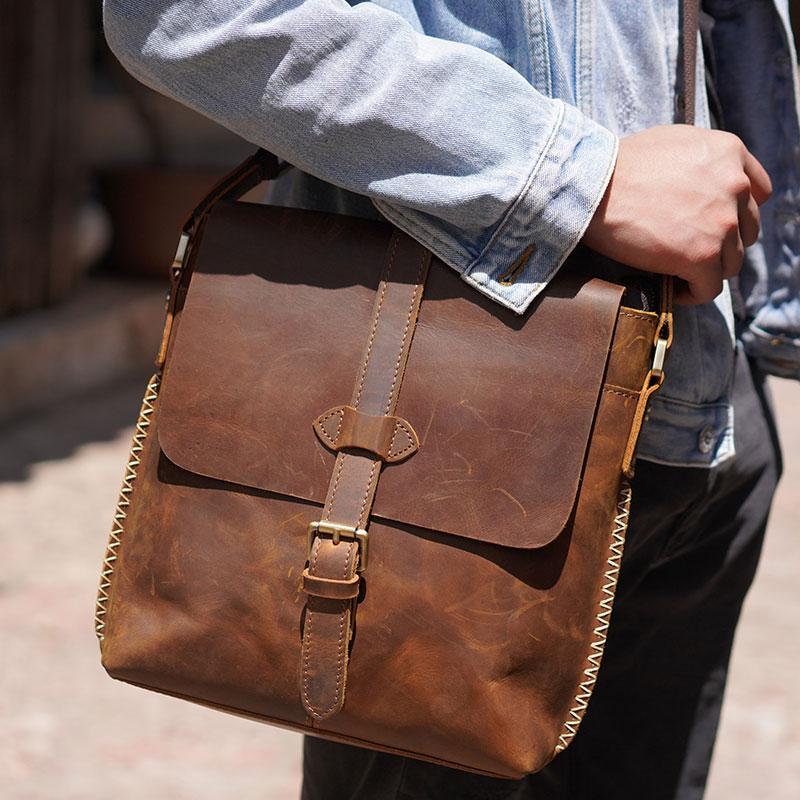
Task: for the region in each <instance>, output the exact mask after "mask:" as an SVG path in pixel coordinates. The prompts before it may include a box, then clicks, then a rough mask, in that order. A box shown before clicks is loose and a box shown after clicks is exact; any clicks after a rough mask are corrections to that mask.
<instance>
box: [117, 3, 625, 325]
mask: <svg viewBox="0 0 800 800" xmlns="http://www.w3.org/2000/svg"><path fill="white" fill-rule="evenodd" d="M104 19H105V31H106V37H107V39H108V43H109V45H110V47H111V49H112V50H113V51H114V53H115V54H116V55H117V57H118V58H119V59H120V61H121V62H122V63H123V64H124V65H125V67H126V68H127V69H128V70H129V71H130V72H131V73H132V74H133V75H134V76H135V77H137V78H138V79H139V80H141V81H142V82H144V83H146V84H148V85H149V86H151V87H152V88H154V89H156V90H158V91H160V92H162V93H164V94H166V95H169V96H171V97H173V98H175V99H176V100H179V101H180V102H182V103H184V104H186V105H188V106H190V107H192V108H194V109H195V110H197V111H199V112H200V113H202V114H205V115H206V116H208V117H210V118H212V119H214V120H216V121H217V122H219V123H221V124H222V125H224V126H226V127H228V128H230V129H231V130H233V131H235V132H236V133H238V134H239V135H241V136H243V137H244V138H245V139H248V140H249V141H252V142H255V143H257V144H259V145H261V146H263V147H265V148H267V149H269V150H271V151H272V152H274V153H275V154H276V155H278V156H279V157H280V158H283V159H285V160H286V161H289V162H291V163H292V164H294V165H296V166H297V167H299V168H300V169H302V170H304V171H305V172H308V173H310V174H312V175H315V176H316V177H318V178H321V179H322V180H325V181H328V182H330V183H333V184H335V185H337V186H340V187H342V188H345V189H348V190H350V191H353V192H357V193H360V194H363V195H367V196H369V197H370V198H371V199H372V202H373V203H374V204H375V206H376V207H377V209H378V210H379V211H380V212H381V213H382V214H383V215H384V216H385V217H387V218H388V219H389V220H391V221H392V222H393V223H394V224H395V225H397V226H398V227H399V228H401V229H403V230H404V231H406V232H407V233H408V234H409V235H411V236H413V237H414V238H415V239H417V240H418V241H420V242H421V243H423V244H424V245H425V246H427V247H428V248H430V249H431V250H432V251H433V252H434V253H435V254H436V255H438V256H439V258H441V259H442V260H443V261H444V262H445V263H446V264H448V265H449V266H451V267H453V268H454V269H455V270H457V271H458V272H459V273H461V275H462V276H463V277H464V279H465V280H466V281H468V282H469V283H470V284H472V285H473V286H475V287H476V288H477V289H479V290H480V291H482V292H484V293H485V294H487V295H489V296H490V297H492V298H493V299H494V300H496V301H498V302H499V303H501V304H502V305H504V306H506V307H508V308H511V309H513V310H514V311H516V312H518V313H522V312H523V311H524V310H525V309H526V308H527V307H528V305H529V304H530V303H531V301H532V300H533V299H534V297H535V296H536V295H537V294H538V293H539V291H540V290H541V289H542V287H543V286H544V285H546V283H547V281H548V280H549V279H550V278H551V277H552V276H553V275H554V274H555V272H556V271H557V269H558V268H559V266H560V265H561V263H562V262H563V261H564V259H565V258H566V257H567V255H568V254H569V253H570V252H571V250H572V249H573V248H574V247H575V245H576V244H577V243H578V241H579V239H580V237H581V236H582V235H583V232H584V230H585V228H586V226H587V225H588V223H589V220H590V219H591V217H592V215H593V213H594V211H595V209H596V207H597V205H598V203H599V202H600V200H601V198H602V196H603V193H604V191H605V188H606V185H607V183H608V180H609V178H610V176H611V172H612V170H613V166H614V163H615V160H616V154H617V138H616V136H615V135H614V134H612V133H611V132H610V131H609V130H607V129H606V128H604V127H602V126H600V125H598V124H596V123H594V122H593V121H592V120H590V119H589V118H587V117H586V116H585V115H583V114H582V113H581V112H579V111H578V110H577V109H576V108H574V107H572V106H570V105H567V104H565V103H563V102H562V101H560V100H555V99H551V98H549V97H546V96H544V95H543V94H541V93H540V92H538V91H537V90H536V89H534V88H533V87H532V86H531V85H530V84H529V83H528V82H527V81H526V80H525V78H524V77H523V76H522V75H520V74H519V73H518V72H516V71H515V70H514V69H513V68H512V67H511V66H509V65H508V64H506V63H505V62H504V61H502V60H501V59H499V58H497V57H496V56H494V55H492V54H490V53H487V52H485V51H483V50H481V49H479V48H477V47H474V46H472V45H469V44H465V43H459V42H452V41H448V40H444V39H438V38H434V37H431V36H426V35H424V34H421V33H419V32H417V31H416V30H414V28H413V27H412V26H411V25H410V24H409V23H408V22H407V21H406V20H404V19H403V18H402V17H401V16H400V15H398V14H396V13H394V12H392V11H389V10H386V9H384V8H381V7H379V6H377V5H374V4H372V3H361V4H358V5H355V6H352V7H351V6H350V5H348V4H347V3H346V2H344V0H105V2H104ZM529 245H533V248H532V250H531V248H530V247H529Z"/></svg>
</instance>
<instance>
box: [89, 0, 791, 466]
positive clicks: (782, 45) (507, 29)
mask: <svg viewBox="0 0 800 800" xmlns="http://www.w3.org/2000/svg"><path fill="white" fill-rule="evenodd" d="M679 5H680V3H679V0H372V2H364V1H362V0H351V2H349V3H348V2H345V0H105V3H104V13H105V28H106V36H107V38H108V41H109V44H110V46H111V47H112V49H113V50H114V52H115V53H116V55H117V56H118V57H119V58H120V60H121V61H122V62H123V64H124V65H125V66H126V67H127V68H128V70H129V71H130V72H131V73H132V74H133V75H135V76H136V77H138V78H139V79H140V80H142V81H143V82H144V83H146V84H148V85H150V86H151V87H153V88H155V89H157V90H159V91H161V92H163V93H165V94H167V95H170V96H171V97H173V98H176V99H177V100H179V101H181V102H183V103H185V104H187V105H188V106H191V107H192V108H195V109H196V110H198V111H200V112H201V113H203V114H205V115H207V116H209V117H211V118H213V119H215V120H217V121H218V122H220V123H221V124H223V125H225V126H226V127H228V128H230V129H232V130H234V131H236V132H237V133H239V134H240V135H241V136H243V137H244V138H246V139H248V140H250V141H252V142H255V143H258V144H260V145H262V146H264V147H266V148H268V149H269V150H271V151H273V152H274V153H276V154H277V155H278V156H280V157H281V158H283V159H285V160H286V161H288V162H290V163H291V164H293V165H295V167H296V169H293V170H290V171H289V172H288V173H287V174H286V175H285V176H284V177H282V178H281V179H280V180H278V181H277V182H276V183H275V185H274V186H273V188H272V190H271V196H270V200H271V202H276V203H283V204H288V205H298V206H303V207H310V208H321V209H327V210H333V211H338V212H342V213H349V214H357V215H361V216H367V217H370V216H378V215H382V216H384V217H386V218H388V219H389V220H391V221H392V222H393V223H394V224H395V225H397V226H398V227H400V228H402V229H403V230H405V231H406V232H407V233H409V234H410V235H411V236H413V237H414V238H416V239H417V240H419V241H420V242H422V243H423V244H425V245H426V246H427V247H428V248H430V250H432V251H433V252H434V253H435V254H436V255H437V256H439V258H441V259H442V261H444V262H445V263H446V264H448V265H449V266H450V267H452V268H453V269H455V270H457V271H458V272H459V273H460V274H461V276H462V277H463V279H464V280H465V281H467V282H468V283H470V284H471V285H472V286H473V287H475V289H476V290H478V291H480V292H483V293H484V294H486V295H488V296H489V297H491V298H493V299H494V300H495V301H497V302H498V303H500V304H502V305H503V306H506V307H509V308H511V309H513V310H515V311H517V312H518V313H523V312H524V311H525V310H526V309H527V308H528V306H529V305H530V303H531V301H532V300H533V299H534V298H535V297H536V296H537V294H538V293H539V292H540V291H541V290H542V287H544V286H545V285H546V284H547V282H548V281H549V280H550V278H551V277H552V276H553V275H554V274H555V273H556V271H557V270H558V269H559V267H560V266H561V264H562V263H563V262H564V260H565V259H566V257H567V256H568V255H569V254H570V252H571V251H572V250H573V249H574V248H575V246H576V245H577V243H578V242H579V240H580V239H581V236H582V235H583V232H584V231H585V229H586V226H587V224H588V222H589V220H590V219H591V217H592V215H593V213H594V211H595V209H596V207H597V205H598V203H599V202H600V199H601V198H602V196H603V193H604V191H605V188H606V185H607V183H608V180H609V178H610V175H611V173H612V171H613V168H614V164H615V159H616V155H617V147H618V138H619V137H621V136H624V135H626V134H629V133H633V132H635V131H637V130H641V129H643V128H646V127H650V126H653V125H659V124H665V123H667V124H668V123H671V122H674V120H675V94H676V76H677V72H678V69H677V59H678V46H679ZM704 8H705V9H706V10H707V11H708V12H709V13H710V14H711V15H712V16H713V17H714V19H715V25H714V32H713V43H714V51H715V54H716V56H717V78H716V80H717V88H718V93H719V95H720V99H721V103H722V107H723V110H724V117H725V123H726V127H727V128H728V129H729V130H731V131H733V132H734V133H737V134H738V135H739V136H741V137H742V139H743V140H744V142H745V143H746V145H747V146H748V147H749V149H750V150H751V151H752V152H754V154H755V155H756V156H757V157H758V158H759V159H760V160H761V161H762V163H763V164H764V165H765V167H766V168H767V170H768V172H769V173H770V176H771V178H772V181H773V185H774V195H773V198H772V199H771V200H770V201H769V202H768V203H767V204H766V205H765V206H764V208H763V209H762V235H761V238H760V240H759V242H758V243H757V244H756V245H754V246H753V247H752V248H749V250H748V253H747V259H746V264H745V266H744V268H743V271H742V275H741V277H740V280H739V290H740V291H738V292H737V293H736V297H737V306H741V308H740V309H739V310H740V314H739V318H738V319H736V318H735V315H734V310H733V306H732V302H731V293H730V291H729V290H728V287H727V286H726V289H725V291H724V292H723V293H722V294H721V295H720V296H719V297H718V298H717V299H716V300H715V301H714V302H713V303H708V304H706V305H704V306H699V307H681V308H679V309H677V311H676V319H675V332H676V340H675V343H674V345H673V350H672V353H671V356H670V359H669V362H668V370H667V382H666V384H665V386H664V388H663V390H662V392H661V393H660V395H658V396H657V397H656V399H655V400H654V402H653V404H652V407H651V409H650V414H649V418H648V421H647V423H646V425H645V429H644V433H643V436H642V441H641V444H640V456H641V457H644V458H647V459H650V460H655V461H659V462H662V463H667V464H675V465H689V466H712V465H714V464H716V463H719V462H720V461H722V460H724V459H726V458H728V457H730V456H731V455H732V454H733V436H732V426H733V419H732V410H731V406H730V402H729V393H730V387H731V381H732V372H733V364H734V348H735V347H736V342H737V337H738V340H739V341H740V342H742V344H743V346H745V347H746V348H748V350H749V352H750V353H751V354H752V355H753V356H755V357H757V358H758V359H760V360H761V362H762V363H763V364H764V365H765V366H766V368H767V369H769V370H770V371H773V372H777V373H780V374H784V375H787V376H792V377H800V180H798V172H800V160H799V158H798V156H799V155H800V149H799V148H800V125H799V124H798V115H797V84H796V77H795V71H794V62H795V57H794V49H793V44H792V39H791V35H790V31H789V27H788V9H787V6H786V2H785V0H775V1H773V0H706V1H705V2H704ZM703 76H704V66H703V63H702V58H701V59H700V62H699V63H698V70H697V88H698V92H697V108H696V115H697V124H699V125H704V126H708V125H709V112H708V103H707V97H706V93H705V90H704V89H705V83H704V79H703ZM531 243H532V244H534V245H535V247H534V249H533V252H532V254H531V255H530V257H529V258H528V260H527V261H523V262H522V266H521V267H520V266H519V263H520V256H521V254H522V253H523V251H525V249H526V248H527V247H528V245H529V244H531ZM512 265H516V268H515V269H513V270H512V271H511V273H509V270H510V269H511V267H512ZM512 273H513V274H512Z"/></svg>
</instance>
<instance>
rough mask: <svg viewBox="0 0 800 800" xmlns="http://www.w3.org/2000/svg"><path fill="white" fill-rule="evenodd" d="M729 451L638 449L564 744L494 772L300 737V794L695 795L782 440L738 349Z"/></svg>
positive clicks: (651, 799)
mask: <svg viewBox="0 0 800 800" xmlns="http://www.w3.org/2000/svg"><path fill="white" fill-rule="evenodd" d="M733 405H734V427H735V436H736V453H737V454H736V457H735V458H734V459H732V460H729V461H727V462H724V463H723V464H721V465H719V466H718V467H716V468H713V469H711V470H708V469H696V468H683V467H681V468H679V467H668V466H661V465H657V464H652V463H648V462H639V464H638V465H637V470H636V477H635V479H634V483H633V506H632V513H631V521H630V526H629V530H628V539H627V544H626V548H625V554H624V557H623V562H622V570H621V574H620V583H619V587H618V590H617V598H616V602H615V606H614V613H613V617H612V622H611V630H610V634H609V639H608V642H607V644H606V650H605V656H604V658H603V663H602V668H601V670H600V675H599V678H598V682H597V684H596V686H595V690H594V695H593V697H592V700H591V702H590V704H589V708H588V710H587V712H586V716H585V717H584V720H583V723H582V724H581V726H580V729H579V731H578V734H577V736H576V737H575V739H574V741H573V743H572V744H571V745H570V747H569V748H568V749H567V750H566V751H564V752H563V753H562V754H561V755H559V756H558V757H556V759H555V760H554V761H553V762H552V763H551V764H550V765H548V766H547V767H546V768H545V769H544V770H543V771H542V772H540V773H537V774H536V775H531V776H529V777H528V778H527V779H525V780H522V781H504V780H497V779H494V778H485V777H481V776H477V775H472V774H470V773H465V772H459V771H456V770H451V769H447V768H444V767H439V766H435V765H431V764H426V763H424V762H421V761H416V760H412V759H408V758H401V757H399V756H392V755H386V754H382V753H376V752H372V751H369V750H363V749H360V748H356V747H350V746H346V745H340V744H333V743H330V742H325V741H323V740H321V739H316V738H311V737H306V740H305V747H304V783H303V792H302V798H303V800H350V799H351V798H352V799H353V800H356V798H357V799H358V800H361V799H362V798H364V799H365V800H390V799H391V800H395V799H396V800H478V798H481V799H483V798H485V799H486V800H489V799H490V798H491V800H555V799H556V798H558V800H566V799H567V798H569V800H628V798H630V800H697V799H698V798H701V797H702V795H703V791H704V788H705V783H706V778H707V775H708V768H709V762H710V759H711V753H712V749H713V746H714V738H715V736H716V731H717V725H718V722H719V715H720V708H721V705H722V698H723V694H724V689H725V680H726V676H727V669H728V660H729V656H730V651H731V645H732V643H733V635H734V631H735V628H736V623H737V621H738V618H739V612H740V609H741V605H742V601H743V600H744V597H745V594H746V593H747V590H748V588H749V586H750V583H751V581H752V578H753V574H754V572H755V569H756V565H757V563H758V558H759V553H760V550H761V543H762V538H763V535H764V529H765V527H766V523H767V516H768V513H769V508H770V503H771V501H772V495H773V493H774V490H775V486H776V483H777V480H778V477H779V474H780V469H781V464H780V451H779V449H778V442H777V436H776V434H775V428H774V423H773V417H772V413H771V410H770V406H769V402H768V398H767V396H766V394H765V386H764V379H763V376H762V375H760V374H759V372H758V371H757V370H756V369H755V368H754V367H753V365H752V364H750V363H749V362H748V360H747V359H746V358H745V357H744V356H743V355H742V354H741V353H740V354H739V357H738V360H737V371H736V382H735V388H734V395H733Z"/></svg>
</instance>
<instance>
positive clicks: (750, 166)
mask: <svg viewBox="0 0 800 800" xmlns="http://www.w3.org/2000/svg"><path fill="white" fill-rule="evenodd" d="M742 166H743V167H744V171H745V174H746V175H747V177H748V178H750V193H751V194H752V195H753V197H754V198H755V201H756V203H758V205H760V206H761V205H764V203H766V202H767V200H769V198H770V195H771V194H772V181H771V180H770V179H769V175H767V171H766V170H765V169H764V167H763V166H761V162H760V161H759V160H758V159H757V158H756V157H755V156H754V155H753V154H752V153H751V152H750V151H749V150H746V149H745V151H744V163H743V164H742Z"/></svg>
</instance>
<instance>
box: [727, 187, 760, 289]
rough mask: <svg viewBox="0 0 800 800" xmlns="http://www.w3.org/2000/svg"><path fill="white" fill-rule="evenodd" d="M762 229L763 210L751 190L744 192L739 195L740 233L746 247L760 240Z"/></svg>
mask: <svg viewBox="0 0 800 800" xmlns="http://www.w3.org/2000/svg"><path fill="white" fill-rule="evenodd" d="M760 230H761V212H759V210H758V203H757V202H756V199H755V198H754V197H753V195H752V194H751V193H750V192H742V194H741V195H739V234H740V236H741V239H742V242H743V243H744V246H745V247H750V245H751V244H755V243H756V242H757V241H758V233H759V231H760ZM726 277H729V276H726Z"/></svg>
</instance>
